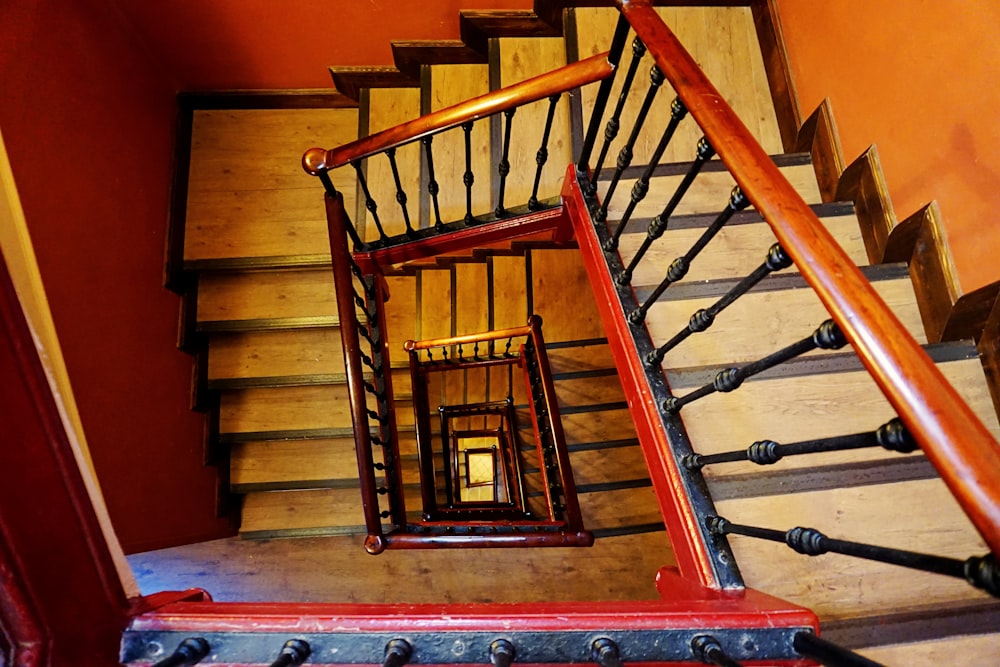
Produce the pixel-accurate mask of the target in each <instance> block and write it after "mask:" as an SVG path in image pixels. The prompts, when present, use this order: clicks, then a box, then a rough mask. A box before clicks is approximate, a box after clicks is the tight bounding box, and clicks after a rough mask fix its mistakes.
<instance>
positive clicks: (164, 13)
mask: <svg viewBox="0 0 1000 667" xmlns="http://www.w3.org/2000/svg"><path fill="white" fill-rule="evenodd" d="M115 4H116V5H117V6H118V7H119V8H120V10H121V12H122V13H123V15H124V16H125V17H126V19H127V20H128V22H129V24H130V26H131V27H132V28H133V29H134V30H135V31H136V33H137V34H139V35H141V36H142V38H143V40H144V41H145V42H146V43H147V44H148V48H149V50H150V51H151V53H153V54H154V56H155V57H156V58H157V60H159V61H160V62H161V63H162V65H163V66H164V67H165V68H166V69H167V70H168V71H171V72H172V73H173V74H174V75H175V76H176V77H177V78H178V81H179V83H180V86H181V88H182V89H184V90H205V89H222V88H328V87H330V86H331V82H330V75H329V73H328V71H327V68H328V67H329V66H330V65H391V64H392V51H391V49H390V41H392V40H394V39H395V40H413V39H458V37H459V31H458V11H459V9H481V8H491V9H530V8H531V4H532V0H364V1H361V0H281V1H280V2H277V1H275V0H198V1H188V2H176V1H175V2H150V1H149V0H115Z"/></svg>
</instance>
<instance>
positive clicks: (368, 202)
mask: <svg viewBox="0 0 1000 667" xmlns="http://www.w3.org/2000/svg"><path fill="white" fill-rule="evenodd" d="M351 166H352V167H354V171H355V173H356V174H357V175H358V183H359V184H360V185H361V192H363V193H364V195H365V208H366V209H368V212H369V213H371V215H372V221H374V222H375V228H376V229H378V238H379V240H380V241H385V240H386V239H388V238H389V237H388V235H386V233H385V230H384V229H382V221H381V220H379V217H378V204H377V203H376V202H375V200H374V199H373V198H372V193H371V191H369V190H368V180H367V179H366V178H365V170H364V169H362V168H361V160H355V161H353V162H351Z"/></svg>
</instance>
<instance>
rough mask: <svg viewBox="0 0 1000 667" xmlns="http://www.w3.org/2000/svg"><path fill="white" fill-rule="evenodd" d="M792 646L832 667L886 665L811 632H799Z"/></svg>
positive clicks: (881, 666)
mask: <svg viewBox="0 0 1000 667" xmlns="http://www.w3.org/2000/svg"><path fill="white" fill-rule="evenodd" d="M792 648H794V649H795V650H796V651H797V652H798V653H799V655H803V656H805V657H807V658H812V659H813V660H815V661H816V662H818V663H820V664H821V665H829V666H830V667H885V665H883V664H882V663H880V662H875V661H874V660H869V659H868V658H866V657H864V656H863V655H858V654H857V653H855V652H854V651H849V650H847V649H846V648H843V647H842V646H837V645H836V644H834V643H833V642H829V641H827V640H825V639H823V638H822V637H817V636H816V635H814V634H813V633H811V632H798V633H796V634H795V638H794V639H793V640H792Z"/></svg>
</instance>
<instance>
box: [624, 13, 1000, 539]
mask: <svg viewBox="0 0 1000 667" xmlns="http://www.w3.org/2000/svg"><path fill="white" fill-rule="evenodd" d="M622 8H623V11H624V12H625V14H626V15H627V16H628V17H629V19H630V22H631V23H632V24H633V26H635V27H636V30H637V32H638V33H639V35H640V36H641V37H642V39H643V42H644V43H645V44H646V46H647V47H648V48H649V49H650V51H651V52H652V53H653V54H654V56H655V59H656V62H657V65H658V66H659V67H660V69H661V70H663V72H664V74H665V76H666V77H667V78H668V79H669V80H672V81H681V80H683V81H686V82H687V83H688V84H689V87H687V88H686V89H685V90H684V91H681V96H682V98H683V99H684V102H685V105H686V106H687V108H688V110H689V111H690V113H691V114H692V115H693V116H695V117H696V118H698V119H699V120H700V124H701V126H702V128H703V129H704V130H705V133H706V136H707V137H708V138H709V141H710V142H711V143H712V145H713V146H715V148H716V150H717V151H718V152H719V154H720V156H721V157H722V160H723V161H724V162H725V163H726V165H727V166H728V167H729V168H730V170H731V171H732V172H733V173H734V175H735V177H736V180H737V182H738V183H740V185H741V187H742V188H743V190H744V192H746V193H747V195H748V196H749V198H750V199H751V200H752V201H753V202H754V203H755V205H756V207H757V209H758V211H760V212H761V213H762V215H763V216H764V217H765V218H766V219H767V220H768V221H769V222H770V223H771V224H772V225H773V228H774V230H775V234H776V236H777V237H778V240H779V241H780V242H781V243H782V246H783V247H784V248H785V250H786V251H787V252H788V253H789V254H790V255H791V256H792V258H793V259H795V260H797V264H798V265H799V266H800V268H801V269H802V271H803V274H804V275H805V277H806V280H807V281H808V282H809V283H810V285H812V287H813V289H815V290H816V292H817V293H818V294H819V296H820V299H821V300H822V301H823V302H824V304H825V305H826V307H827V309H828V310H829V311H830V312H831V313H832V314H833V315H834V318H835V319H836V320H837V322H838V324H840V325H841V327H842V329H843V330H844V331H845V334H846V336H847V338H848V339H849V340H850V341H851V343H852V344H853V346H854V347H855V349H856V350H857V351H858V353H859V355H860V356H861V358H862V360H863V362H864V363H865V365H866V367H867V368H868V369H869V371H870V372H871V373H872V375H873V376H874V377H875V378H876V381H877V382H878V384H879V386H880V387H881V388H882V390H883V391H884V392H885V394H886V396H887V397H888V398H889V400H890V401H891V402H892V404H893V405H894V406H895V407H896V409H897V410H898V411H899V413H900V416H901V417H902V419H903V420H904V422H905V423H906V424H907V426H908V427H909V428H910V430H911V431H912V432H913V433H914V435H915V437H916V438H917V439H918V441H919V442H920V443H921V446H922V447H923V448H924V450H925V452H926V453H927V456H928V458H929V459H930V460H931V461H932V463H934V466H935V468H937V469H938V471H939V472H940V473H941V474H942V476H943V477H944V479H945V481H946V483H947V484H948V486H949V488H950V489H951V491H952V492H953V493H954V494H955V496H956V497H957V498H958V499H959V502H960V504H961V505H962V507H963V508H964V509H965V510H966V512H968V514H969V516H970V518H971V519H972V521H973V523H974V524H975V525H976V527H977V528H978V529H979V530H980V531H981V532H982V534H983V535H984V536H985V538H986V541H987V542H988V543H989V544H990V545H991V548H993V549H1000V446H998V444H997V442H996V440H995V439H994V438H993V437H992V436H991V435H990V433H989V431H987V429H986V428H985V427H984V426H983V425H982V423H980V422H979V421H978V420H977V418H976V416H975V415H974V414H973V412H972V411H971V410H970V409H969V407H968V406H966V405H965V403H964V402H963V401H962V400H961V398H960V397H959V396H958V394H957V393H955V392H954V390H952V389H951V388H950V387H949V386H948V384H947V383H946V382H945V381H944V379H943V377H942V376H941V374H940V372H939V371H938V370H937V369H936V368H935V367H934V366H933V365H932V364H931V363H930V362H929V360H928V359H927V357H926V355H924V354H923V353H922V351H921V350H920V348H919V346H918V345H917V343H916V342H915V341H914V340H913V339H912V338H911V337H909V336H907V335H905V334H902V333H898V332H900V331H901V329H902V326H901V325H900V323H899V321H898V319H897V318H896V317H895V316H894V315H893V314H892V312H891V311H890V310H889V309H888V307H886V306H885V304H883V303H882V302H881V301H880V299H879V298H878V297H877V295H876V294H875V292H874V290H873V289H872V288H871V287H870V286H869V285H868V284H867V283H866V281H865V280H864V278H863V276H862V275H861V273H860V272H859V271H858V270H857V268H856V267H855V266H854V265H853V264H852V263H851V262H850V260H849V258H848V257H847V256H846V255H845V254H844V253H843V251H841V250H840V249H839V248H838V247H837V244H836V242H835V241H834V240H833V238H832V237H831V236H830V235H829V233H827V232H826V230H825V229H823V228H822V226H821V225H820V224H819V222H818V220H817V219H816V216H815V215H814V214H813V213H812V211H811V210H810V209H809V207H808V206H807V205H806V204H805V202H803V201H802V199H801V197H799V195H798V194H797V193H796V192H795V190H794V189H793V188H792V187H791V186H790V185H789V184H788V183H787V181H785V180H784V179H782V178H781V176H780V173H779V172H778V170H777V168H776V167H775V166H774V164H773V163H772V162H771V161H770V160H769V159H768V157H767V154H766V153H765V151H763V150H762V149H761V147H760V146H759V145H758V144H757V142H756V141H755V140H754V139H753V137H752V136H751V134H750V132H749V131H748V130H747V129H746V127H745V126H744V125H743V124H742V123H741V122H740V121H739V120H738V118H736V116H735V115H734V114H733V113H732V111H731V110H729V109H728V107H725V106H724V105H719V104H717V101H718V100H719V99H720V95H719V93H718V91H717V90H715V88H714V87H713V86H712V84H711V83H710V82H709V81H708V80H707V79H706V77H705V76H704V74H703V73H702V72H701V70H700V69H699V68H698V67H697V64H696V63H695V62H694V60H693V59H692V58H691V57H690V55H688V54H687V53H686V52H685V51H684V49H683V47H681V45H680V43H679V42H678V41H677V38H676V37H675V36H674V35H673V34H672V33H670V31H669V30H667V28H666V26H664V25H663V23H662V22H661V21H660V20H659V19H658V17H656V15H655V12H654V11H653V10H652V8H651V7H649V5H648V4H646V3H644V2H639V1H635V2H624V3H623V5H622ZM807 259H808V265H806V264H805V263H806V261H807ZM918 397H919V398H918ZM929 405H933V406H934V407H933V408H932V409H927V406H929Z"/></svg>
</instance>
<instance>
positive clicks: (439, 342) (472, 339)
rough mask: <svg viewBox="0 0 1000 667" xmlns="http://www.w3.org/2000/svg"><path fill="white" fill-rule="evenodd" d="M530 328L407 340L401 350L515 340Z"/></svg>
mask: <svg viewBox="0 0 1000 667" xmlns="http://www.w3.org/2000/svg"><path fill="white" fill-rule="evenodd" d="M530 334H531V326H530V325H529V326H523V327H511V328H509V329H497V330H496V331H482V332H479V333H473V334H464V335H462V336H448V337H446V338H431V339H428V340H408V341H406V342H405V343H403V349H404V350H406V351H407V352H412V351H414V350H426V349H428V348H432V347H449V346H451V345H466V344H467V343H486V342H488V341H491V340H503V339H504V338H517V337H519V336H525V337H527V336H529V335H530Z"/></svg>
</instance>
